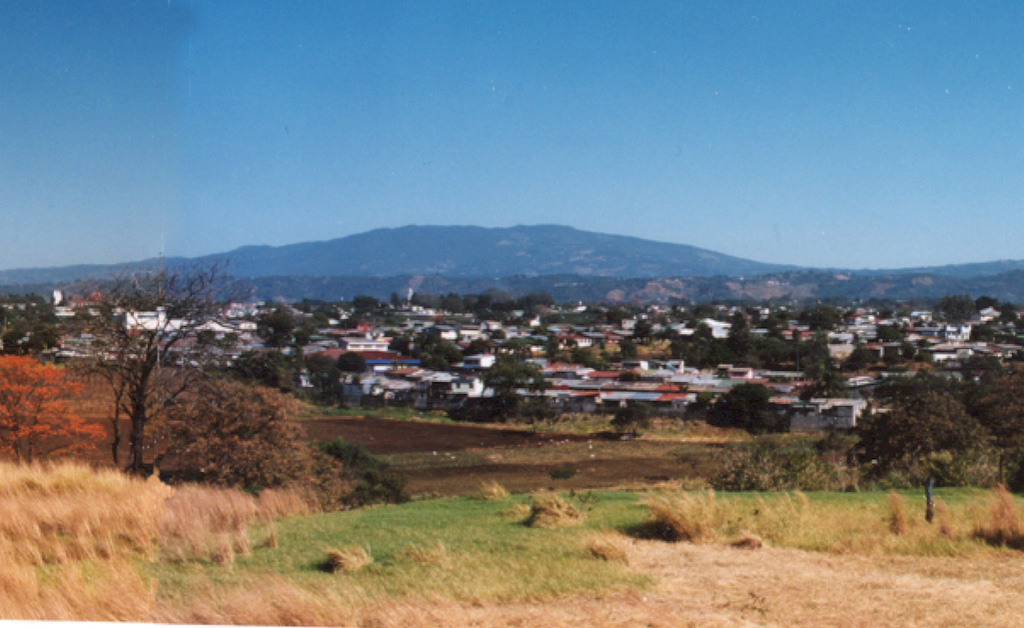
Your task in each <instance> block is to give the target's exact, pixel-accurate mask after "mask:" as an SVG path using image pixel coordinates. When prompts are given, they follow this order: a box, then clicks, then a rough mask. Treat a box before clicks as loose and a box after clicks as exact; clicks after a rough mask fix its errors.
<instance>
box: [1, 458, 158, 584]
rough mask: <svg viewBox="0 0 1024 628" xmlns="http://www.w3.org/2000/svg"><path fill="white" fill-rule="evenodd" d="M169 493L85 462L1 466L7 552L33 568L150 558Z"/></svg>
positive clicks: (3, 542)
mask: <svg viewBox="0 0 1024 628" xmlns="http://www.w3.org/2000/svg"><path fill="white" fill-rule="evenodd" d="M170 493H171V489H169V488H168V487H167V486H166V485H164V484H161V483H160V482H159V481H153V482H143V481H141V480H138V479H134V478H129V477H127V476H125V475H124V474H122V473H120V472H117V471H109V470H100V471H97V470H93V469H91V468H89V467H87V466H85V465H81V464H73V463H61V464H32V465H14V464H0V551H3V552H5V553H7V554H8V555H9V556H11V558H12V559H13V560H14V561H15V562H17V563H20V564H29V565H41V564H46V563H63V562H68V561H73V560H82V559H106V558H114V557H134V556H140V555H141V556H151V554H152V553H153V551H154V549H155V547H156V541H157V535H158V524H159V521H160V516H161V512H162V510H163V502H164V500H165V499H166V498H167V496H168V495H169V494H170Z"/></svg>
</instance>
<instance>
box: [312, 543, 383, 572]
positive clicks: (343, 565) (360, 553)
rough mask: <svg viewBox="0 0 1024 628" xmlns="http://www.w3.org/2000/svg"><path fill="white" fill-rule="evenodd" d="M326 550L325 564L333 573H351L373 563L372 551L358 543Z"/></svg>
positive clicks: (325, 567) (327, 569)
mask: <svg viewBox="0 0 1024 628" xmlns="http://www.w3.org/2000/svg"><path fill="white" fill-rule="evenodd" d="M324 551H325V552H326V553H327V560H325V561H324V565H323V566H324V569H325V570H326V571H329V572H331V573H351V572H353V571H359V570H360V569H363V568H364V567H367V566H369V565H370V564H371V563H373V556H371V555H370V552H369V551H368V550H367V549H366V548H364V547H360V546H358V545H352V546H349V547H343V548H341V549H328V550H324Z"/></svg>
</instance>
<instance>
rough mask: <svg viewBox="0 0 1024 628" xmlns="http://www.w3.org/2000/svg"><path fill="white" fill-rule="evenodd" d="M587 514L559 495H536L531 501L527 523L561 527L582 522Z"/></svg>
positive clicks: (535, 526)
mask: <svg viewBox="0 0 1024 628" xmlns="http://www.w3.org/2000/svg"><path fill="white" fill-rule="evenodd" d="M585 518H586V515H585V514H584V513H583V512H581V511H580V509H579V508H577V507H576V506H574V505H573V504H571V503H570V502H567V501H566V500H564V499H562V498H561V497H559V496H558V495H546V496H543V497H535V498H534V499H533V501H532V502H531V503H530V516H529V517H527V519H526V525H528V526H530V527H533V528H560V527H563V526H572V525H576V524H578V523H581V522H582V521H583V520H584V519H585Z"/></svg>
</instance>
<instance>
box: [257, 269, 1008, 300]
mask: <svg viewBox="0 0 1024 628" xmlns="http://www.w3.org/2000/svg"><path fill="white" fill-rule="evenodd" d="M249 281H250V282H251V283H252V285H253V289H254V291H255V293H256V294H258V295H260V296H261V297H262V298H265V299H275V298H283V299H288V300H299V299H303V298H310V299H323V300H329V301H331V300H340V299H351V298H352V297H354V296H357V295H361V294H365V295H372V296H376V297H379V298H382V299H384V298H387V297H388V296H389V295H391V293H397V294H400V295H404V294H405V293H406V290H407V289H409V288H412V289H413V290H415V291H416V292H417V293H433V294H447V293H449V292H455V293H459V294H481V293H484V292H507V293H510V294H513V295H524V294H529V293H530V292H546V293H548V294H550V295H551V296H552V297H554V298H555V300H556V301H558V302H566V301H589V302H600V301H611V302H616V301H635V302H638V303H674V302H687V301H689V302H706V301H712V300H728V301H772V300H776V301H779V300H781V301H789V300H806V299H836V300H843V301H845V300H852V299H859V300H870V299H881V300H888V301H912V300H919V301H924V302H928V301H936V300H938V299H940V298H942V297H944V296H946V295H951V294H969V295H971V296H972V297H979V296H983V295H985V296H991V297H994V298H997V299H999V300H1000V301H1010V302H1013V303H1024V271H1012V272H1008V273H1002V274H999V275H990V276H982V277H969V278H961V277H947V276H941V275H934V274H927V273H922V274H916V275H909V274H892V275H879V276H865V275H855V274H849V273H836V272H826V271H800V272H785V273H775V274H770V275H762V276H758V277H747V278H735V277H660V278H622V277H587V276H582V275H541V276H535V277H528V276H524V275H519V276H515V277H504V278H495V279H486V278H461V277H442V276H438V275H430V276H422V275H396V276H390V277H294V276H289V277H259V278H254V279H249Z"/></svg>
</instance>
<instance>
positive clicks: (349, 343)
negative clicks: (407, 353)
mask: <svg viewBox="0 0 1024 628" xmlns="http://www.w3.org/2000/svg"><path fill="white" fill-rule="evenodd" d="M389 344H390V343H389V342H388V341H386V340H375V339H373V338H366V337H348V338H342V339H340V340H338V348H339V349H342V350H343V351H358V352H362V351H387V350H388V345H389Z"/></svg>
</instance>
